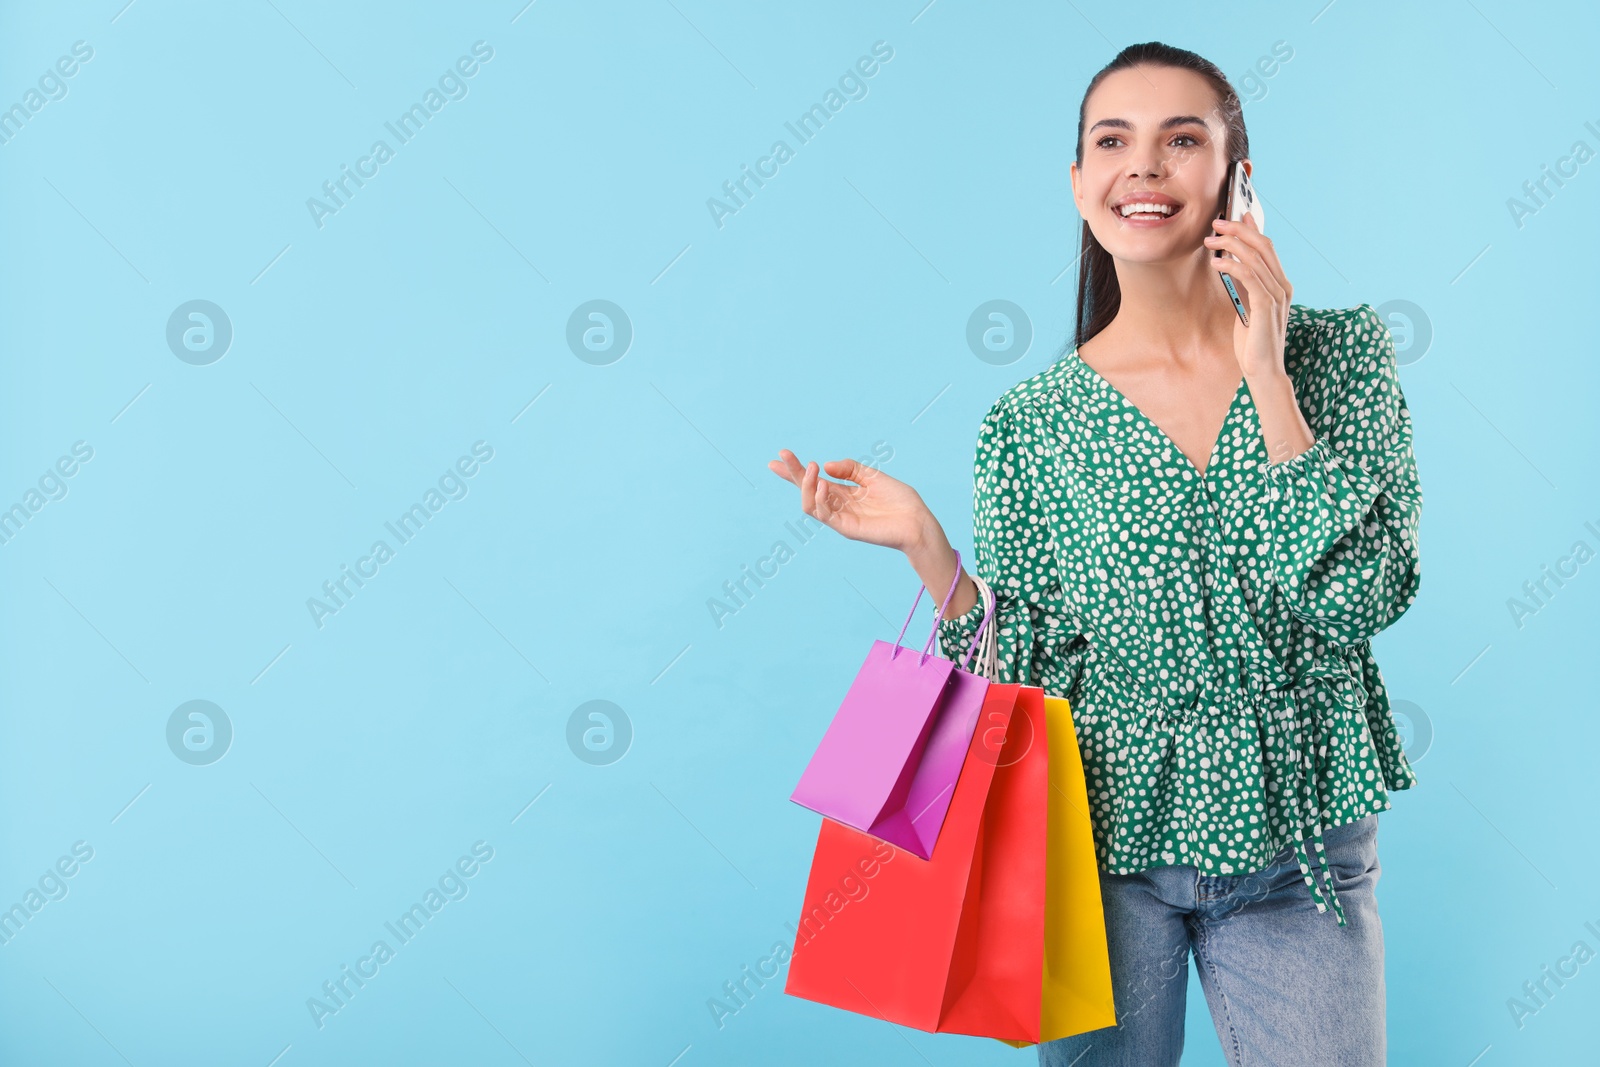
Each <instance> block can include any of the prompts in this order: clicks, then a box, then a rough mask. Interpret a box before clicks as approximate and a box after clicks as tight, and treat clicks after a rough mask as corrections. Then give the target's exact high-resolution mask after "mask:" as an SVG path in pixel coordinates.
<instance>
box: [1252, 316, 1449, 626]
mask: <svg viewBox="0 0 1600 1067" xmlns="http://www.w3.org/2000/svg"><path fill="white" fill-rule="evenodd" d="M1339 347H1340V351H1342V353H1343V362H1344V373H1343V374H1342V375H1339V372H1338V369H1337V368H1330V374H1333V375H1339V376H1340V377H1342V384H1340V385H1337V386H1335V387H1334V388H1333V389H1332V391H1331V392H1330V393H1329V394H1328V395H1327V397H1326V398H1325V400H1324V402H1323V403H1322V404H1321V405H1320V408H1321V410H1320V411H1319V412H1318V413H1317V417H1316V419H1315V421H1314V422H1313V423H1312V428H1313V431H1314V432H1315V433H1316V435H1317V436H1316V440H1315V441H1314V442H1313V443H1312V445H1311V447H1310V448H1308V449H1307V450H1306V451H1304V452H1301V453H1300V454H1299V455H1297V456H1294V457H1291V458H1290V459H1288V460H1285V461H1284V462H1281V463H1269V464H1267V465H1266V467H1265V468H1264V475H1263V476H1264V478H1265V480H1266V500H1267V503H1266V526H1267V534H1268V537H1267V547H1268V550H1269V551H1270V553H1271V559H1272V571H1273V576H1274V578H1275V580H1276V583H1277V587H1278V589H1279V591H1280V592H1281V594H1282V596H1283V597H1284V599H1285V601H1286V602H1287V604H1288V606H1289V610H1290V611H1291V613H1292V614H1293V615H1294V616H1295V617H1296V618H1297V619H1299V620H1300V621H1301V622H1302V623H1304V624H1305V625H1307V626H1309V627H1310V628H1312V629H1313V630H1315V631H1317V632H1318V633H1320V634H1322V635H1324V636H1325V637H1326V638H1328V639H1329V640H1331V641H1333V642H1334V643H1336V644H1340V645H1347V646H1349V645H1356V644H1359V643H1361V642H1363V641H1368V640H1370V639H1371V638H1372V637H1373V636H1374V635H1375V634H1377V633H1378V632H1379V631H1381V630H1383V629H1384V628H1385V627H1387V626H1389V625H1390V624H1391V623H1393V622H1394V621H1395V620H1396V619H1398V618H1399V617H1400V616H1401V615H1403V614H1404V613H1405V611H1406V609H1407V608H1408V607H1410V606H1411V603H1412V601H1414V600H1415V599H1416V596H1417V591H1418V587H1419V585H1420V581H1421V569H1420V561H1419V556H1418V545H1417V528H1418V524H1419V522H1420V520H1421V515H1422V490H1421V486H1420V483H1419V481H1418V478H1417V465H1416V458H1415V456H1414V455H1413V454H1412V448H1411V414H1410V411H1409V410H1408V409H1407V407H1406V402H1405V397H1404V396H1403V395H1402V393H1401V391H1400V377H1399V373H1398V368H1397V366H1396V363H1395V351H1394V338H1393V336H1392V335H1391V334H1390V332H1389V328H1388V326H1386V325H1385V324H1384V322H1383V320H1382V318H1381V317H1380V316H1379V315H1378V313H1377V312H1376V311H1375V310H1374V309H1373V308H1372V305H1370V304H1362V305H1361V306H1360V307H1357V308H1355V309H1353V310H1351V311H1349V312H1346V313H1345V314H1344V332H1343V338H1342V344H1341V345H1340V346H1339Z"/></svg>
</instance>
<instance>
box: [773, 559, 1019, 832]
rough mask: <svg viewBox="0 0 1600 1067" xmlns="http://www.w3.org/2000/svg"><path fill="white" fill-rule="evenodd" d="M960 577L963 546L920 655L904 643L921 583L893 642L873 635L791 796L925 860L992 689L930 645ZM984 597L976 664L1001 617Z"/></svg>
mask: <svg viewBox="0 0 1600 1067" xmlns="http://www.w3.org/2000/svg"><path fill="white" fill-rule="evenodd" d="M960 580H961V553H959V552H957V553H956V580H955V581H954V582H951V583H950V591H949V592H948V593H946V594H945V598H944V604H942V605H940V607H939V610H938V612H937V613H935V615H934V617H933V631H932V632H931V633H930V634H929V635H928V641H927V644H925V645H924V646H923V648H922V653H921V654H920V655H918V654H916V653H913V652H911V651H909V650H907V649H905V648H902V647H901V645H900V641H901V639H902V638H904V637H905V635H906V627H907V626H910V625H911V618H912V616H914V615H915V614H916V612H917V604H918V603H919V602H921V600H922V592H923V590H922V589H920V588H919V589H918V590H917V598H916V600H913V601H912V602H911V614H909V615H907V616H906V621H905V623H904V624H903V625H902V626H901V627H900V636H899V637H896V638H895V641H894V644H892V645H891V644H889V643H888V642H887V641H874V642H873V644H872V650H871V651H870V652H868V653H867V660H866V662H865V663H863V664H862V665H861V670H860V671H858V672H857V673H856V678H855V681H854V682H853V683H851V686H850V692H849V693H847V694H846V695H845V698H844V702H843V703H842V704H840V705H839V710H838V711H837V712H836V713H835V714H834V716H833V722H832V723H830V724H829V725H828V731H827V733H825V734H824V735H823V737H822V743H821V744H819V745H818V746H817V750H816V752H815V753H814V754H813V755H812V757H811V762H810V763H808V764H807V765H806V769H805V773H804V774H802V775H801V776H800V784H799V785H797V786H795V790H794V792H793V793H792V794H791V795H790V797H789V799H790V800H793V801H794V802H795V803H796V804H800V805H802V806H804V807H807V808H810V809H811V810H812V811H815V812H817V813H819V814H821V815H825V816H827V817H828V818H830V819H833V820H834V821H836V822H841V823H844V824H845V825H846V826H850V827H854V828H855V829H857V830H860V831H862V832H863V833H867V834H871V835H872V836H874V837H876V838H879V839H880V840H883V841H887V842H889V843H890V844H891V845H896V846H898V847H900V848H903V849H905V850H906V851H907V852H910V853H911V854H912V855H914V856H917V857H919V858H921V859H928V858H929V857H930V856H932V855H933V846H934V843H935V842H936V841H937V840H938V838H939V829H940V827H942V826H943V825H944V817H945V813H946V812H947V811H948V810H949V808H950V799H951V797H952V796H953V795H954V793H955V786H956V779H957V778H959V777H960V776H961V765H962V762H963V761H964V760H965V759H966V754H967V748H968V746H969V745H970V744H971V742H972V733H973V730H974V729H975V728H976V726H977V723H978V713H979V711H980V710H981V708H982V707H983V698H984V694H985V693H987V692H988V689H989V682H988V681H987V680H986V679H984V678H983V677H981V676H979V675H976V674H973V673H971V672H970V671H969V670H967V669H964V668H962V667H958V666H956V664H955V663H953V662H951V661H950V660H947V659H944V658H942V657H940V656H936V655H932V654H931V652H930V650H931V649H932V648H933V643H934V640H935V638H936V637H937V636H938V632H939V620H940V619H942V618H943V617H944V612H945V608H946V607H948V606H949V604H950V598H951V597H952V596H954V595H955V591H956V584H957V583H959V582H960ZM979 590H980V592H985V591H986V590H985V589H984V587H983V586H982V585H980V586H979ZM985 599H986V600H989V601H990V602H989V604H988V610H987V611H986V612H985V613H984V617H983V622H982V624H981V625H979V627H978V631H977V633H975V634H974V635H973V638H972V647H971V648H969V649H968V650H967V655H966V657H965V659H964V663H965V664H966V666H967V667H970V666H971V664H972V656H973V653H974V652H976V651H977V648H978V644H979V642H980V641H981V640H982V639H983V635H984V630H985V629H986V628H987V627H988V626H989V624H990V621H991V620H992V618H993V616H994V603H993V601H992V599H990V598H989V597H985Z"/></svg>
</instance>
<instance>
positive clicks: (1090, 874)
mask: <svg viewBox="0 0 1600 1067" xmlns="http://www.w3.org/2000/svg"><path fill="white" fill-rule="evenodd" d="M1044 707H1045V736H1046V737H1047V738H1048V739H1049V740H1048V743H1049V746H1050V804H1049V826H1050V829H1049V842H1048V846H1047V849H1046V869H1047V873H1046V881H1045V909H1046V910H1045V920H1044V995H1043V999H1042V1002H1041V1005H1040V1009H1041V1010H1040V1025H1039V1040H1040V1041H1053V1040H1055V1039H1056V1038H1060V1037H1068V1036H1071V1035H1073V1034H1081V1033H1083V1032H1085V1031H1087V1030H1098V1029H1100V1028H1102V1027H1106V1026H1115V1025H1116V1023H1117V1014H1116V1007H1115V1005H1114V1003H1113V1001H1112V997H1111V961H1110V956H1109V955H1108V953H1107V950H1106V919H1105V909H1104V906H1103V905H1102V903H1101V900H1100V872H1099V866H1098V864H1097V863H1096V860H1095V852H1094V831H1093V830H1092V829H1091V828H1090V825H1089V798H1088V787H1087V784H1086V783H1085V781H1084V777H1083V757H1082V755H1081V754H1080V753H1079V751H1078V735H1077V730H1076V728H1075V727H1074V726H1073V723H1072V708H1071V707H1070V706H1069V705H1068V703H1067V701H1066V699H1065V698H1064V697H1053V696H1046V697H1045V698H1044ZM1005 1044H1007V1045H1010V1046H1012V1047H1013V1048H1026V1047H1027V1046H1028V1045H1030V1044H1033V1042H1030V1041H1005Z"/></svg>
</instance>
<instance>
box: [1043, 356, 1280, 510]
mask: <svg viewBox="0 0 1600 1067" xmlns="http://www.w3.org/2000/svg"><path fill="white" fill-rule="evenodd" d="M1078 348H1079V346H1078V345H1073V346H1072V351H1071V352H1069V353H1067V358H1068V359H1070V360H1073V361H1074V362H1076V363H1077V364H1078V366H1080V367H1082V368H1083V370H1084V371H1085V372H1087V373H1088V374H1089V376H1090V378H1091V379H1092V380H1093V381H1094V382H1096V383H1097V384H1098V385H1099V387H1100V388H1101V389H1103V390H1104V391H1106V392H1108V393H1110V394H1111V396H1112V397H1114V398H1115V399H1116V400H1117V402H1118V403H1119V404H1121V405H1122V407H1124V408H1125V409H1127V410H1128V411H1129V412H1131V413H1132V414H1133V415H1134V416H1135V417H1136V418H1138V420H1139V421H1140V422H1141V423H1143V424H1144V425H1145V426H1146V427H1148V428H1149V429H1150V431H1151V432H1152V433H1154V434H1155V435H1156V437H1157V438H1159V439H1160V440H1161V441H1163V442H1165V443H1166V444H1167V445H1168V446H1169V447H1170V448H1171V449H1172V450H1173V451H1174V452H1176V453H1177V454H1178V455H1179V456H1181V457H1182V458H1183V462H1184V463H1186V464H1188V466H1189V469H1190V470H1192V471H1194V474H1195V477H1197V478H1199V479H1201V480H1202V481H1203V480H1204V479H1205V478H1206V476H1207V475H1208V474H1210V473H1211V470H1212V468H1213V467H1215V466H1216V464H1217V454H1218V452H1220V451H1221V449H1222V442H1223V440H1224V439H1226V437H1227V435H1228V425H1229V424H1230V423H1231V422H1233V413H1234V409H1236V408H1237V407H1238V406H1239V398H1240V397H1241V396H1246V395H1248V394H1249V389H1247V388H1246V385H1245V377H1244V375H1243V374H1240V375H1239V384H1238V385H1237V386H1236V387H1235V388H1234V390H1233V397H1232V399H1230V400H1229V401H1228V407H1227V409H1226V410H1225V411H1223V413H1222V425H1220V426H1218V427H1217V438H1216V440H1215V441H1213V442H1211V453H1210V455H1209V456H1208V457H1207V458H1206V465H1205V467H1204V468H1203V469H1202V468H1200V467H1196V466H1195V464H1194V460H1192V459H1190V458H1189V453H1187V452H1185V451H1184V450H1183V449H1181V448H1179V447H1178V442H1176V441H1174V440H1173V439H1172V438H1171V437H1170V436H1169V435H1168V434H1167V431H1165V430H1163V429H1162V428H1161V427H1160V426H1159V425H1157V424H1156V421H1155V420H1154V419H1152V418H1151V417H1150V416H1148V415H1146V414H1145V413H1144V409H1143V408H1141V407H1139V405H1138V404H1135V403H1134V402H1133V401H1132V400H1130V399H1128V396H1127V394H1126V393H1124V392H1123V391H1122V390H1121V389H1118V388H1117V387H1116V386H1115V385H1113V384H1112V383H1111V379H1110V378H1107V377H1106V376H1105V375H1104V374H1101V373H1100V372H1099V371H1097V370H1095V369H1094V368H1093V367H1091V366H1089V363H1088V361H1087V360H1085V359H1084V358H1083V357H1082V356H1081V355H1079V354H1078Z"/></svg>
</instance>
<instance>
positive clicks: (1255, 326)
mask: <svg viewBox="0 0 1600 1067" xmlns="http://www.w3.org/2000/svg"><path fill="white" fill-rule="evenodd" d="M1211 223H1212V226H1213V227H1215V228H1216V230H1217V231H1218V232H1217V233H1215V234H1212V235H1211V236H1209V237H1207V238H1206V239H1205V246H1206V248H1208V249H1211V250H1212V251H1215V250H1217V249H1221V250H1222V251H1223V252H1228V253H1232V254H1233V255H1234V256H1237V257H1238V259H1237V260H1234V259H1231V258H1229V257H1228V256H1226V255H1224V256H1207V257H1206V259H1207V260H1208V261H1209V262H1210V263H1211V269H1212V270H1214V271H1217V272H1219V273H1223V274H1227V275H1228V276H1229V277H1231V278H1232V279H1233V284H1234V286H1235V287H1236V288H1238V289H1239V290H1240V292H1239V299H1240V300H1242V301H1243V302H1244V310H1245V314H1247V315H1249V316H1250V325H1249V326H1246V325H1245V324H1244V323H1243V322H1240V321H1238V317H1237V315H1236V316H1235V321H1234V324H1233V354H1234V357H1235V358H1236V359H1238V361H1239V369H1240V371H1242V372H1243V373H1244V376H1245V379H1246V380H1247V381H1249V380H1263V379H1267V378H1275V377H1282V376H1283V375H1284V374H1285V370H1284V364H1283V350H1284V346H1285V345H1286V344H1287V342H1288V337H1289V302H1290V301H1291V300H1292V299H1293V297H1294V286H1292V285H1290V284H1289V279H1288V277H1287V276H1285V275H1284V273H1283V264H1281V263H1279V262H1278V253H1277V251H1276V250H1274V249H1273V247H1272V241H1271V239H1270V238H1268V237H1267V235H1266V234H1264V233H1262V232H1261V231H1260V230H1258V229H1256V220H1255V219H1254V218H1253V217H1251V216H1249V215H1246V216H1245V217H1244V219H1243V221H1240V222H1230V221H1229V220H1227V219H1212V220H1211ZM1223 295H1224V296H1226V295H1227V294H1226V293H1224V294H1223Z"/></svg>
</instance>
